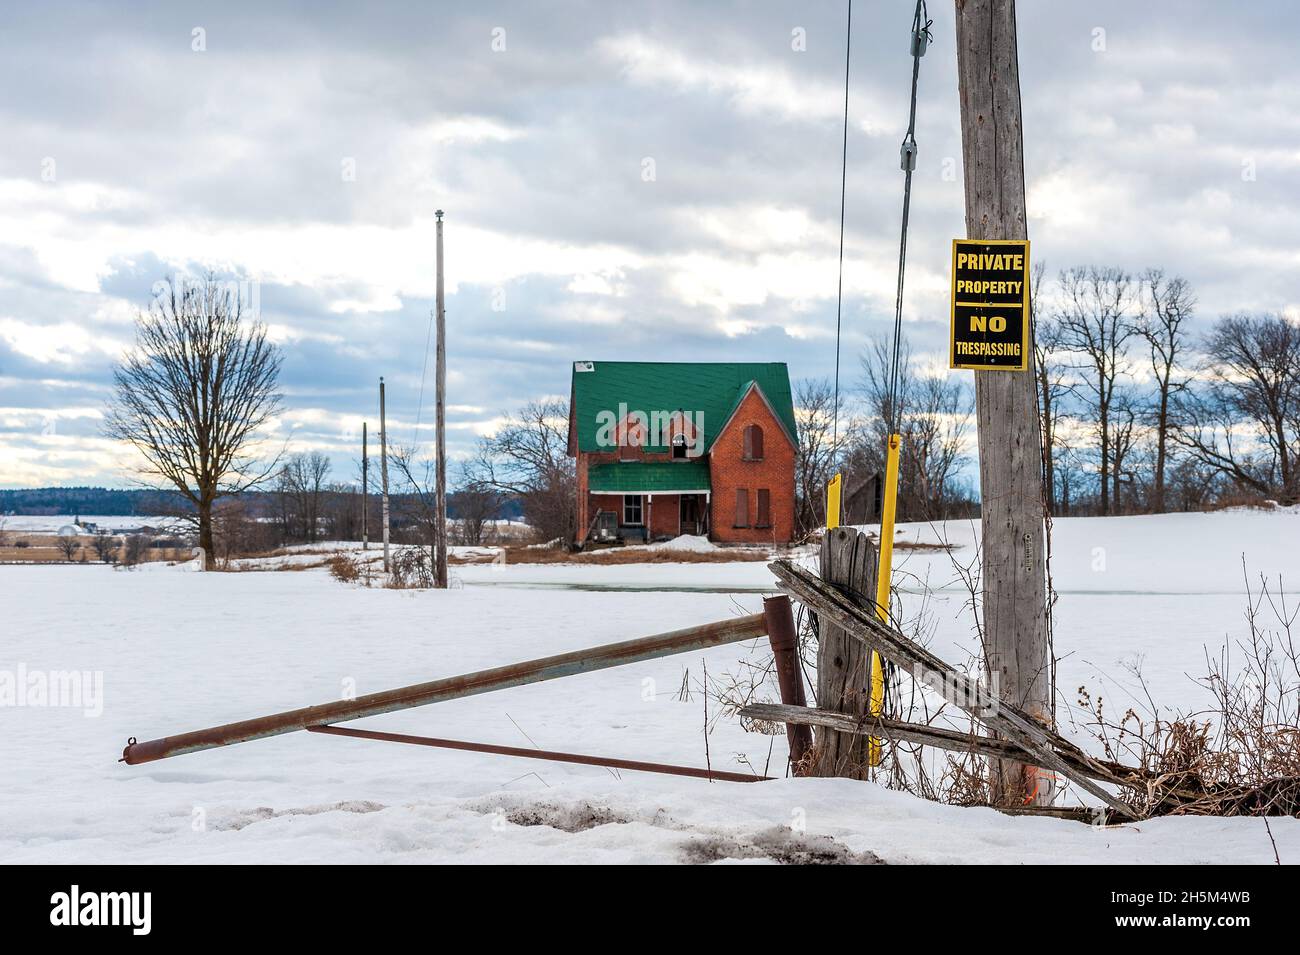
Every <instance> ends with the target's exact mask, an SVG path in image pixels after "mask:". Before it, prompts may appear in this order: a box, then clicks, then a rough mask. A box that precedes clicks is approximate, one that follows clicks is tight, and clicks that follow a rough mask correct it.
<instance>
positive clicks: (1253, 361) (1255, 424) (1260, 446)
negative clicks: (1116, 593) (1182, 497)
mask: <svg viewBox="0 0 1300 955" xmlns="http://www.w3.org/2000/svg"><path fill="white" fill-rule="evenodd" d="M1204 350H1205V361H1204V362H1203V364H1202V367H1201V370H1200V375H1201V377H1202V378H1203V379H1204V383H1203V384H1202V385H1201V387H1199V388H1197V389H1195V390H1189V391H1188V392H1187V393H1186V394H1185V395H1183V396H1180V399H1179V400H1178V402H1177V415H1178V428H1177V430H1176V431H1175V432H1174V436H1175V439H1176V440H1177V441H1178V443H1179V444H1180V445H1181V446H1182V447H1184V448H1186V449H1187V451H1188V452H1189V453H1190V454H1192V455H1194V456H1195V457H1196V458H1197V459H1198V460H1199V461H1201V462H1202V463H1204V464H1206V465H1209V466H1210V467H1212V468H1214V469H1215V470H1216V471H1218V472H1219V473H1221V474H1223V475H1224V476H1225V477H1227V478H1228V479H1229V480H1231V481H1232V482H1233V483H1234V484H1236V485H1237V486H1238V487H1241V488H1244V489H1246V490H1249V491H1253V492H1255V493H1258V494H1268V495H1273V496H1277V497H1281V498H1283V499H1286V500H1291V499H1294V498H1295V497H1296V495H1297V492H1298V491H1300V473H1297V465H1298V464H1300V327H1297V326H1296V325H1295V324H1294V323H1292V322H1289V321H1287V320H1286V319H1285V318H1283V317H1282V316H1280V315H1259V316H1251V315H1232V316H1228V317H1226V318H1221V319H1220V320H1219V321H1218V322H1216V323H1215V325H1214V327H1213V329H1211V331H1210V333H1209V335H1208V336H1207V337H1206V340H1205V345H1204Z"/></svg>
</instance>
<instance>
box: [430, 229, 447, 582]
mask: <svg viewBox="0 0 1300 955" xmlns="http://www.w3.org/2000/svg"><path fill="white" fill-rule="evenodd" d="M434 214H435V215H436V216H437V217H438V249H437V258H438V262H437V269H438V280H437V309H438V315H437V323H438V330H437V331H438V346H437V347H438V353H437V366H436V368H437V370H436V372H435V378H434V381H435V390H436V391H437V395H436V397H435V399H434V400H435V407H436V411H435V412H434V414H435V427H436V429H437V432H438V458H437V462H436V464H435V467H436V474H437V488H436V489H435V492H434V507H435V509H436V513H435V515H434V528H433V536H434V546H435V552H436V556H435V559H434V568H433V574H434V583H433V585H434V586H435V587H440V588H442V589H443V590H445V589H446V588H447V310H446V307H445V301H444V298H443V290H442V210H441V209H439V210H438V211H437V212H436V213H434Z"/></svg>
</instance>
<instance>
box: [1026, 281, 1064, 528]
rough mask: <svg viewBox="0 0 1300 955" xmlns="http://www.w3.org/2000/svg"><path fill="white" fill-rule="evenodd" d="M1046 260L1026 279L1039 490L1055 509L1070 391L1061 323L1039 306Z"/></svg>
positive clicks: (1049, 510)
mask: <svg viewBox="0 0 1300 955" xmlns="http://www.w3.org/2000/svg"><path fill="white" fill-rule="evenodd" d="M1046 272H1047V263H1046V262H1035V263H1034V267H1033V271H1032V273H1031V275H1030V281H1029V315H1030V321H1031V322H1032V323H1033V341H1034V376H1035V378H1036V379H1037V382H1036V383H1037V385H1038V423H1039V427H1040V429H1041V430H1042V433H1043V491H1044V495H1045V496H1046V498H1047V501H1046V503H1047V512H1048V513H1049V514H1055V513H1056V503H1057V496H1056V463H1057V462H1056V458H1057V454H1058V449H1057V439H1056V435H1057V430H1058V428H1059V427H1060V425H1061V421H1062V419H1063V417H1064V416H1065V402H1066V398H1067V397H1068V396H1069V394H1070V381H1069V373H1068V369H1067V367H1066V365H1065V362H1064V361H1063V360H1062V346H1061V326H1060V324H1059V323H1058V322H1057V320H1056V318H1055V317H1054V316H1052V315H1049V314H1047V313H1046V312H1045V310H1044V309H1043V308H1042V306H1041V294H1040V293H1041V291H1042V287H1043V276H1044V275H1045V274H1046Z"/></svg>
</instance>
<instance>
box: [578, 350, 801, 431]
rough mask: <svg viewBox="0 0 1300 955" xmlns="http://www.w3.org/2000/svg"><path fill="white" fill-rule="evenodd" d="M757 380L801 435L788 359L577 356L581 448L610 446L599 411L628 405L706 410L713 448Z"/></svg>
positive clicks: (652, 409)
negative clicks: (603, 438) (602, 439)
mask: <svg viewBox="0 0 1300 955" xmlns="http://www.w3.org/2000/svg"><path fill="white" fill-rule="evenodd" d="M587 369H589V370H587ZM751 383H756V384H757V385H758V387H759V388H760V389H762V392H763V395H764V397H766V398H767V400H768V402H769V403H770V404H771V405H772V410H773V411H775V412H776V416H777V418H778V419H779V420H780V421H781V423H782V424H783V425H784V426H785V429H786V431H787V432H788V433H789V435H790V440H791V441H794V440H796V439H795V435H796V434H797V433H798V432H797V430H796V425H795V419H794V400H793V398H792V397H791V394H790V372H789V370H788V369H787V368H786V366H785V362H656V361H578V362H574V365H573V420H574V422H575V424H576V426H577V430H578V435H577V437H578V450H580V451H607V450H609V448H607V447H606V448H602V447H601V446H600V445H599V444H597V442H596V434H597V431H598V429H599V422H598V418H597V416H598V415H599V414H600V413H601V412H604V411H608V412H612V413H613V414H615V415H618V414H619V410H620V406H622V407H625V408H626V411H627V412H629V413H630V412H634V411H640V412H643V413H645V414H647V415H652V414H654V413H655V412H665V413H671V412H674V411H679V410H680V411H684V412H686V414H688V415H691V416H694V415H695V414H697V413H698V414H701V415H702V416H703V417H702V423H703V431H704V448H703V450H704V451H707V450H708V449H709V448H710V447H712V445H713V442H714V440H715V439H716V438H717V436H718V432H719V431H721V430H722V427H723V425H725V424H726V422H727V420H728V419H729V418H730V417H731V415H732V413H733V412H734V411H735V410H736V406H737V405H738V404H739V403H740V400H741V399H742V398H743V397H744V395H745V392H746V391H748V390H749V386H750V384H751ZM691 420H695V419H694V417H692V419H691ZM656 437H657V436H656Z"/></svg>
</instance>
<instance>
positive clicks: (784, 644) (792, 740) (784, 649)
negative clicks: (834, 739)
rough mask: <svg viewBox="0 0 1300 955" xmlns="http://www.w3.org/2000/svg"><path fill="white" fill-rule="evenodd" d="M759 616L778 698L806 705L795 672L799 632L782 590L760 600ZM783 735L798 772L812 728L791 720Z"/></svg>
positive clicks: (805, 698)
mask: <svg viewBox="0 0 1300 955" xmlns="http://www.w3.org/2000/svg"><path fill="white" fill-rule="evenodd" d="M763 619H764V621H765V622H766V623H767V639H768V640H769V641H770V642H771V644H772V657H773V659H774V660H775V662H776V679H777V683H778V684H779V685H780V688H781V702H782V703H785V704H787V705H788V706H807V705H808V700H807V697H805V696H804V692H803V674H802V673H800V672H799V636H798V634H797V633H796V632H795V627H794V610H793V609H792V608H791V606H790V598H789V597H787V596H785V595H784V594H782V595H780V596H776V597H767V598H765V599H764V600H763ZM785 738H786V741H787V742H788V743H789V744H790V765H791V767H792V768H793V770H794V772H795V773H796V774H797V773H798V772H799V767H800V766H801V764H802V763H803V759H804V756H805V755H807V753H808V750H810V749H812V741H813V739H812V728H811V727H809V726H804V725H801V724H795V723H786V724H785Z"/></svg>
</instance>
